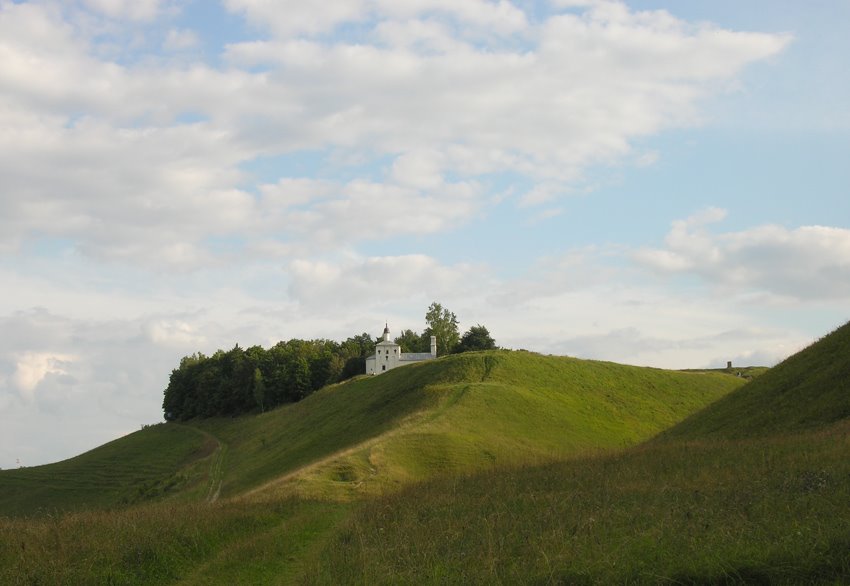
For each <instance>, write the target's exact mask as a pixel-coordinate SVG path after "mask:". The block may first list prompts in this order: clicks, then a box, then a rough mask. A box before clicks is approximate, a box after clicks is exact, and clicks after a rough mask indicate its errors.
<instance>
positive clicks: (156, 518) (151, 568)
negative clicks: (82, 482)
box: [0, 500, 346, 585]
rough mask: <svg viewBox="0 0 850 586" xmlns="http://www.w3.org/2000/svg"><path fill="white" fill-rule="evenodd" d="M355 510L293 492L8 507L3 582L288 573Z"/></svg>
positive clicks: (1, 523) (1, 542)
mask: <svg viewBox="0 0 850 586" xmlns="http://www.w3.org/2000/svg"><path fill="white" fill-rule="evenodd" d="M345 512H346V511H345V508H344V507H343V506H341V505H338V504H330V503H319V502H308V501H303V500H298V501H295V500H284V501H279V502H277V503H273V504H268V503H266V504H263V505H250V504H245V503H232V502H231V503H227V504H219V503H216V504H190V503H179V504H178V503H157V504H147V505H140V506H135V507H131V508H129V509H124V510H119V511H109V512H107V511H83V512H76V513H65V514H57V515H49V516H43V517H39V518H30V519H9V518H3V517H0V584H4V585H6V584H8V585H19V584H20V585H24V584H75V585H87V584H91V585H100V584H156V585H159V584H175V583H177V584H187V585H189V584H227V585H233V584H271V583H281V582H283V583H286V582H289V581H290V577H291V576H294V575H296V574H298V573H299V572H301V571H302V568H303V563H304V561H305V560H309V559H310V554H311V551H313V550H315V548H316V547H317V546H318V545H319V544H320V543H321V541H322V539H323V538H324V537H325V535H326V533H327V532H328V530H329V528H331V527H333V526H334V525H335V524H336V523H338V522H339V520H340V519H341V518H342V516H343V515H344V514H345ZM248 560H250V561H249V562H248V563H246V561H248Z"/></svg>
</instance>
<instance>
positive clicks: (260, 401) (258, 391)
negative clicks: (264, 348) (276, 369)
mask: <svg viewBox="0 0 850 586" xmlns="http://www.w3.org/2000/svg"><path fill="white" fill-rule="evenodd" d="M265 400H266V383H265V382H263V373H262V372H260V367H259V366H258V367H257V368H255V369H254V401H256V402H257V407H259V408H260V412H261V413H262V412H264V411H265V410H266V408H265Z"/></svg>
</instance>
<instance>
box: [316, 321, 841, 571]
mask: <svg viewBox="0 0 850 586" xmlns="http://www.w3.org/2000/svg"><path fill="white" fill-rule="evenodd" d="M849 379H850V324H848V325H845V326H843V327H841V328H839V329H838V330H836V331H835V332H833V333H831V334H829V335H828V336H826V337H824V338H823V339H821V340H820V341H818V342H816V343H815V344H813V345H812V346H810V347H809V348H807V349H805V350H803V351H801V352H800V353H798V354H796V355H794V356H792V357H790V358H788V359H787V360H786V361H784V362H783V363H782V364H780V365H778V366H776V367H774V368H772V369H770V370H769V371H767V372H766V373H764V374H763V375H761V376H759V377H757V378H755V379H754V380H753V381H752V382H750V383H748V384H746V385H745V386H743V387H741V388H739V389H738V390H736V391H733V392H732V393H729V394H728V395H726V396H725V397H724V398H722V399H720V400H719V401H717V402H715V403H712V404H710V405H709V406H708V407H706V408H705V409H703V410H701V411H698V412H697V413H695V414H694V415H692V416H691V417H689V418H688V419H686V420H685V421H684V422H682V423H680V424H678V425H676V426H674V427H672V428H671V429H670V430H668V431H666V432H664V433H662V434H661V436H660V437H658V438H656V439H654V440H653V441H650V442H646V443H643V444H641V445H639V446H636V447H633V448H631V449H628V450H624V451H621V452H614V453H607V454H606V453H600V454H597V455H595V456H592V457H583V458H578V459H575V458H574V459H569V460H565V461H561V462H554V463H552V464H547V465H540V466H528V467H521V468H518V469H517V468H513V469H511V468H508V469H499V470H492V471H486V472H483V473H481V474H478V475H476V476H472V477H469V478H465V479H439V478H438V479H434V480H432V481H430V482H426V483H423V484H418V485H412V486H410V487H408V488H407V489H406V490H403V491H401V492H399V493H397V494H391V495H386V496H383V497H380V498H377V499H373V500H370V501H367V502H366V503H364V505H363V507H362V508H361V509H360V510H358V511H357V512H356V513H355V514H354V515H353V516H352V517H351V518H350V519H349V521H348V523H346V524H345V525H343V526H342V527H341V529H340V530H339V532H338V533H337V534H336V535H335V536H334V538H333V539H332V540H331V541H330V542H329V543H328V544H327V545H326V546H325V548H324V549H323V550H322V552H321V554H320V555H317V556H316V557H315V558H314V561H313V563H312V565H311V566H310V568H309V569H308V570H307V571H306V573H305V575H304V576H303V577H302V580H303V581H304V582H307V583H312V584H333V583H345V582H349V581H356V582H361V583H385V584H390V583H414V582H415V583H423V584H425V583H428V584H437V583H444V582H447V581H448V582H462V583H468V584H491V583H535V584H538V583H540V584H542V583H557V584H561V583H565V584H613V583H616V584H846V583H850V532H848V526H847V519H848V518H850V409H848V406H850V388H848V380H849ZM318 560H321V562H319V561H318Z"/></svg>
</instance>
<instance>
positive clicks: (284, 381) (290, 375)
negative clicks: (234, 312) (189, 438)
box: [162, 333, 375, 421]
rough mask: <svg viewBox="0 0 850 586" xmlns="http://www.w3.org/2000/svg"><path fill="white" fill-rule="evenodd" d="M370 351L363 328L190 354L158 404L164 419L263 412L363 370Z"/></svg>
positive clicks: (371, 344)
mask: <svg viewBox="0 0 850 586" xmlns="http://www.w3.org/2000/svg"><path fill="white" fill-rule="evenodd" d="M374 352H375V341H374V340H373V339H372V337H371V336H370V335H369V334H366V333H364V334H360V335H359V336H353V337H351V338H348V339H347V340H345V341H344V342H342V343H339V342H333V341H330V340H297V339H294V340H289V341H287V342H279V343H278V344H276V345H274V346H272V347H271V348H269V349H268V350H266V349H264V348H262V347H260V346H251V347H250V348H247V349H242V348H240V347H239V345H238V344H237V345H236V346H234V347H233V349H232V350H229V351H227V352H225V351H223V350H219V351H217V352H216V353H215V354H213V355H212V356H204V355H203V354H201V353H196V354H192V355H191V356H186V357H184V358H183V359H182V360H181V361H180V366H179V367H178V368H176V369H174V370H173V371H172V372H171V377H170V379H169V381H168V387H167V388H166V389H165V393H164V397H163V401H162V409H163V411H164V413H165V419H166V420H167V421H175V420H182V421H185V420H187V419H192V418H194V417H216V416H233V415H238V414H241V413H247V412H250V411H255V410H260V411H265V410H266V409H270V408H272V407H276V406H278V405H282V404H284V403H292V402H295V401H300V400H301V399H303V398H304V397H306V396H307V395H309V394H310V393H312V392H313V391H315V390H317V389H320V388H322V387H323V386H325V385H327V384H331V383H334V382H338V381H341V380H344V379H347V378H350V377H352V376H355V375H357V374H362V373H363V372H364V371H365V369H366V357H367V356H371V355H372V354H373V353H374Z"/></svg>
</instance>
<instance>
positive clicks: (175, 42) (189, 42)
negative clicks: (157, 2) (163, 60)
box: [163, 28, 199, 51]
mask: <svg viewBox="0 0 850 586" xmlns="http://www.w3.org/2000/svg"><path fill="white" fill-rule="evenodd" d="M198 41H199V39H198V34H197V33H196V32H195V31H192V30H188V29H174V28H173V29H169V31H168V33H167V34H166V37H165V41H164V42H163V47H164V48H165V49H167V50H169V51H183V50H185V49H191V48H193V47H196V46H197V45H198Z"/></svg>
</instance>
